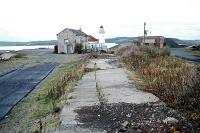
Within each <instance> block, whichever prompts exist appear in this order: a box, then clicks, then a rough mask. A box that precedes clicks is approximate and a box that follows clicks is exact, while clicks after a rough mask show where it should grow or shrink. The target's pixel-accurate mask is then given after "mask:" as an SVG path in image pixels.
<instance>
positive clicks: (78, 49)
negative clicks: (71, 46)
mask: <svg viewBox="0 0 200 133" xmlns="http://www.w3.org/2000/svg"><path fill="white" fill-rule="evenodd" d="M82 49H83V44H81V43H77V44H76V45H75V50H74V52H75V53H78V54H81V53H82Z"/></svg>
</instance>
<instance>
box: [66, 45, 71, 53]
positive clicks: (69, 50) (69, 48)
mask: <svg viewBox="0 0 200 133" xmlns="http://www.w3.org/2000/svg"><path fill="white" fill-rule="evenodd" d="M67 53H68V54H71V53H72V46H71V45H67Z"/></svg>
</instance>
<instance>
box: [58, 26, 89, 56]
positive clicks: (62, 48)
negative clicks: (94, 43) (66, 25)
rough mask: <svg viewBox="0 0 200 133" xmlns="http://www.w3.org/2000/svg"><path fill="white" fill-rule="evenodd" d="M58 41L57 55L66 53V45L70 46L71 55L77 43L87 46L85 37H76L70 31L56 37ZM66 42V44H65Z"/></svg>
mask: <svg viewBox="0 0 200 133" xmlns="http://www.w3.org/2000/svg"><path fill="white" fill-rule="evenodd" d="M57 40H58V53H67V52H68V51H67V45H71V46H72V48H71V50H72V53H74V50H75V45H76V44H77V43H79V44H83V46H84V47H86V45H87V37H84V36H76V34H74V33H73V32H72V31H70V30H69V29H66V30H64V31H62V32H61V33H59V34H58V35H57ZM65 40H68V43H66V42H65Z"/></svg>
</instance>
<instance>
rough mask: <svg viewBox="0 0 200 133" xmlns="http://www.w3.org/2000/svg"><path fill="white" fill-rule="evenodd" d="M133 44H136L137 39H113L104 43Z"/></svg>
mask: <svg viewBox="0 0 200 133" xmlns="http://www.w3.org/2000/svg"><path fill="white" fill-rule="evenodd" d="M134 42H137V37H115V38H108V39H106V43H117V44H124V43H134Z"/></svg>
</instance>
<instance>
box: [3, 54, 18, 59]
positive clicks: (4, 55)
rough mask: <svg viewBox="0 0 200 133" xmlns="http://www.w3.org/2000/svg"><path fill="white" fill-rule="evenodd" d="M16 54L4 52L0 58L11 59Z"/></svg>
mask: <svg viewBox="0 0 200 133" xmlns="http://www.w3.org/2000/svg"><path fill="white" fill-rule="evenodd" d="M15 55H16V54H11V53H3V54H2V55H0V60H9V59H10V58H12V57H14V56H15Z"/></svg>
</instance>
